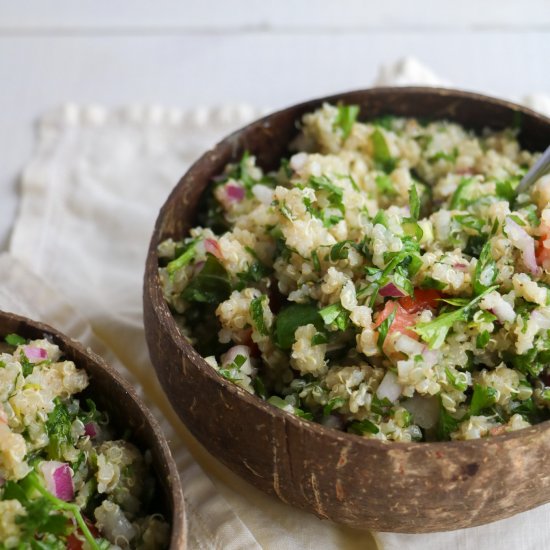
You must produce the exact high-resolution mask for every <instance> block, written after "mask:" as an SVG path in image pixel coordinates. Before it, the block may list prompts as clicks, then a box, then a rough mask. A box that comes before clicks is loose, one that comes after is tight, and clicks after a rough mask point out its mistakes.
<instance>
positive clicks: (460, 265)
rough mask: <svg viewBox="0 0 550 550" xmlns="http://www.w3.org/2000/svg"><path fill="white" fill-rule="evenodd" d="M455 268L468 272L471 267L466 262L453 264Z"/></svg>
mask: <svg viewBox="0 0 550 550" xmlns="http://www.w3.org/2000/svg"><path fill="white" fill-rule="evenodd" d="M453 267H454V268H455V269H458V270H459V271H468V268H469V267H470V265H469V264H467V263H465V262H456V263H454V264H453Z"/></svg>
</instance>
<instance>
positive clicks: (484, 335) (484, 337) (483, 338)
mask: <svg viewBox="0 0 550 550" xmlns="http://www.w3.org/2000/svg"><path fill="white" fill-rule="evenodd" d="M490 339H491V333H490V332H489V331H488V330H484V331H483V332H480V333H479V334H478V335H477V336H476V348H477V349H483V348H484V347H485V346H486V345H487V344H488V343H489V340H490Z"/></svg>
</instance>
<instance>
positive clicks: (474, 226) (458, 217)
mask: <svg viewBox="0 0 550 550" xmlns="http://www.w3.org/2000/svg"><path fill="white" fill-rule="evenodd" d="M453 220H455V221H457V222H458V223H459V224H460V225H461V226H462V227H465V228H466V229H470V230H472V231H475V232H476V233H477V234H478V235H481V231H482V229H483V227H484V226H485V220H482V219H481V218H477V217H476V216H473V215H472V214H455V215H454V216H453Z"/></svg>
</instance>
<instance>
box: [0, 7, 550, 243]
mask: <svg viewBox="0 0 550 550" xmlns="http://www.w3.org/2000/svg"><path fill="white" fill-rule="evenodd" d="M405 55H412V56H415V57H416V58H418V59H419V60H420V61H422V62H423V63H424V64H426V65H428V66H429V67H431V68H432V69H433V70H434V71H436V72H437V74H439V75H440V76H441V77H443V78H445V79H447V80H449V81H450V82H452V83H454V84H456V85H457V86H458V87H461V88H466V89H472V90H481V91H486V92H490V93H492V94H494V95H500V96H504V97H507V98H512V99H517V98H519V97H521V96H522V95H524V94H527V93H530V92H545V93H550V71H549V70H548V68H549V59H550V1H549V0H524V1H523V2H517V1H516V0H462V1H461V2H445V3H441V2H436V1H434V0H417V1H416V2H410V1H409V0H393V1H389V2H373V1H370V2H369V1H366V0H341V1H338V2H335V1H334V0H322V1H321V0H318V1H317V2H310V1H307V0H294V1H291V0H278V1H271V0H264V1H263V2H260V1H254V0H233V2H229V1H224V0H219V1H215V0H202V1H200V2H198V1H180V2H177V1H175V0H174V1H170V0H155V1H153V0H118V1H117V2H112V1H109V2H108V1H101V0H80V1H79V2H74V0H18V1H16V2H14V1H13V0H0V75H2V78H1V83H0V117H1V121H2V124H1V126H0V151H1V153H0V160H1V162H0V193H1V194H0V251H1V250H3V249H5V248H6V247H7V243H8V238H9V232H10V228H11V226H12V225H13V221H14V218H15V215H16V209H17V204H18V185H17V180H18V175H19V174H20V172H21V170H22V169H23V167H24V166H25V164H26V162H27V161H28V160H29V158H30V157H31V154H32V147H33V142H34V124H35V122H36V120H37V119H38V118H39V117H40V116H41V115H42V114H43V113H45V112H47V111H48V110H51V109H52V108H55V107H58V106H59V105H62V104H64V103H66V102H68V101H71V102H76V103H84V104H88V103H99V104H104V105H107V106H120V105H125V104H128V103H146V104H149V103H152V104H163V105H168V106H174V107H183V108H191V107H195V106H198V105H206V106H215V105H220V104H225V103H242V102H248V103H252V104H255V105H259V106H265V107H272V108H278V107H282V106H284V105H287V104H290V103H292V102H295V101H300V100H304V99H307V98H311V97H315V96H320V95H324V94H327V93H331V92H337V91H343V90H347V89H353V88H360V87H365V86H368V85H369V84H370V83H372V81H373V80H374V78H375V77H376V74H377V71H378V68H379V66H380V65H381V64H382V63H390V62H392V61H396V60H397V59H399V58H401V57H403V56H405Z"/></svg>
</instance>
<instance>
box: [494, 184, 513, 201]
mask: <svg viewBox="0 0 550 550" xmlns="http://www.w3.org/2000/svg"><path fill="white" fill-rule="evenodd" d="M518 183H519V181H517V182H514V183H512V181H511V180H504V181H497V182H496V184H495V191H496V195H497V197H499V198H501V199H504V200H506V201H508V202H509V203H513V202H514V200H515V198H516V186H517V184H518Z"/></svg>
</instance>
